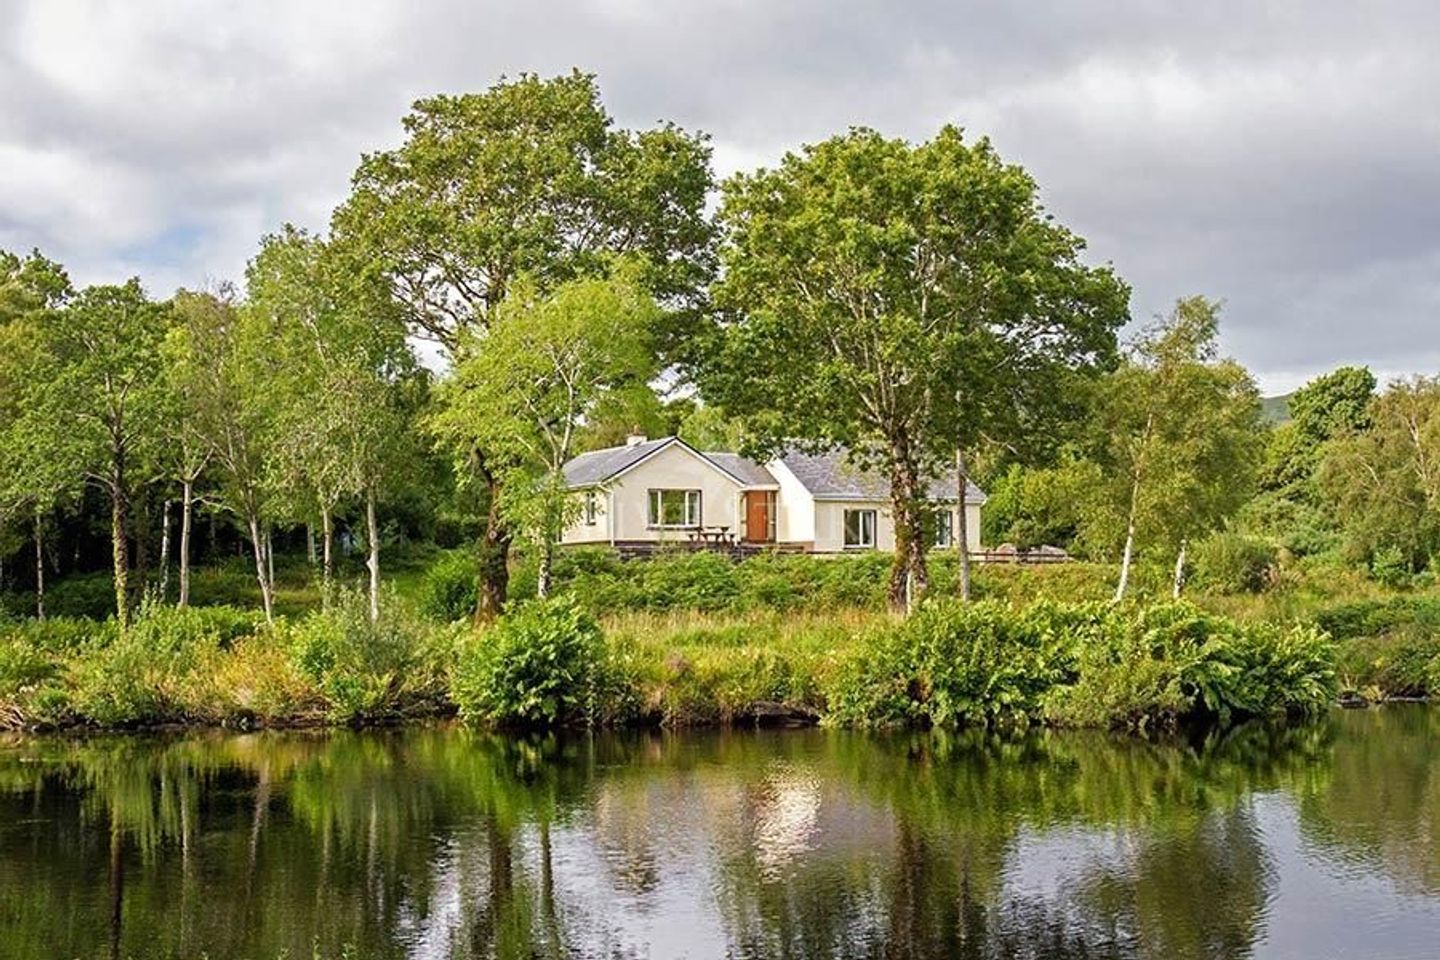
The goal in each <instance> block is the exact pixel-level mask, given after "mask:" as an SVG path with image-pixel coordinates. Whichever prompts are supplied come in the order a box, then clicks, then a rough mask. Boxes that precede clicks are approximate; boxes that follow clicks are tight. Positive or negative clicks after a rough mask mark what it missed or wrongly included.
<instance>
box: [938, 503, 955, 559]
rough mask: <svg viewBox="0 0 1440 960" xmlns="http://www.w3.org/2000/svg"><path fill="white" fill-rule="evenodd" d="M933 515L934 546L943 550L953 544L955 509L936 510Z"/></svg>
mask: <svg viewBox="0 0 1440 960" xmlns="http://www.w3.org/2000/svg"><path fill="white" fill-rule="evenodd" d="M933 516H934V518H935V519H934V522H935V536H934V538H933V544H934V546H935V548H936V549H939V550H945V549H948V548H950V547H953V546H955V511H954V510H951V509H949V508H945V509H942V510H936V511H934V513H933Z"/></svg>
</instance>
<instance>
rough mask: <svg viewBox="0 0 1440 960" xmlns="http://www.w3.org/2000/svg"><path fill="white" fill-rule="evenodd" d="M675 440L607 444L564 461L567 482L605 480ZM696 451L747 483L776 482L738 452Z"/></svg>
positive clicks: (586, 483)
mask: <svg viewBox="0 0 1440 960" xmlns="http://www.w3.org/2000/svg"><path fill="white" fill-rule="evenodd" d="M672 443H683V441H681V440H680V439H678V438H676V437H662V438H661V439H659V440H646V441H645V442H644V443H637V444H634V445H633V446H624V447H606V448H605V449H604V450H592V451H590V452H589V453H582V454H580V456H578V457H575V458H573V459H572V460H570V462H569V463H567V464H565V467H564V474H565V485H566V486H569V487H590V486H594V485H596V484H599V483H604V482H605V481H606V480H609V479H610V478H611V477H613V476H615V475H616V474H617V473H620V472H622V471H624V470H627V469H629V468H630V467H633V466H634V465H635V464H637V463H639V462H640V461H641V460H644V459H645V458H646V457H648V456H650V455H651V454H652V453H655V452H657V451H658V450H660V448H661V447H665V446H668V445H670V444H672ZM695 452H696V453H697V454H698V455H699V456H701V457H704V458H705V459H706V460H709V461H710V462H711V463H713V464H714V465H715V466H716V467H717V468H718V469H720V470H721V471H723V472H725V473H728V474H730V476H732V477H734V478H735V479H736V480H739V481H740V482H741V483H742V484H743V485H744V486H747V487H766V486H775V485H776V482H775V478H774V477H773V476H771V475H770V471H769V470H766V469H765V468H764V467H762V466H760V464H758V463H756V462H755V461H754V460H748V459H746V458H745V457H742V456H740V455H739V454H738V453H700V451H698V450H697V451H695Z"/></svg>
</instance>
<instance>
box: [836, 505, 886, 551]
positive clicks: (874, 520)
mask: <svg viewBox="0 0 1440 960" xmlns="http://www.w3.org/2000/svg"><path fill="white" fill-rule="evenodd" d="M851 514H854V515H855V516H857V517H858V518H860V519H859V527H858V529H857V532H858V534H859V539H858V540H857V542H855V543H851V542H850V515H851ZM867 516H868V517H869V524H868V532H869V534H870V536H869V542H868V543H867V542H866V537H865V534H866V532H867V524H866V522H865V520H866V517H867ZM879 528H880V511H878V510H876V509H875V508H874V507H846V508H845V511H844V513H843V514H842V515H841V518H840V545H841V547H842V548H844V549H846V550H874V549H875V545H876V543H877V542H878V541H879V539H880V536H879V533H880V530H879Z"/></svg>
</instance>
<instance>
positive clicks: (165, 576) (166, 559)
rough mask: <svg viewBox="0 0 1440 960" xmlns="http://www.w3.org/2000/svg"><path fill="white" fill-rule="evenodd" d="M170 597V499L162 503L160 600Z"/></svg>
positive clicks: (162, 601)
mask: <svg viewBox="0 0 1440 960" xmlns="http://www.w3.org/2000/svg"><path fill="white" fill-rule="evenodd" d="M169 597H170V501H169V500H166V501H165V502H164V503H162V504H161V505H160V602H161V603H164V602H165V601H166V600H168V599H169Z"/></svg>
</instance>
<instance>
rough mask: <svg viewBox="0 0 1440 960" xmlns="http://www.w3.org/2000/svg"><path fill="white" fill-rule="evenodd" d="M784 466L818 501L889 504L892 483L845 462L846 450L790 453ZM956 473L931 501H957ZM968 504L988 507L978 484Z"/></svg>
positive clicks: (935, 484)
mask: <svg viewBox="0 0 1440 960" xmlns="http://www.w3.org/2000/svg"><path fill="white" fill-rule="evenodd" d="M779 459H780V462H781V463H783V464H784V465H785V466H786V468H787V469H788V470H789V471H790V472H791V473H793V474H795V479H796V480H799V481H800V483H801V485H803V486H804V487H805V489H806V490H809V491H810V495H811V496H813V497H815V498H816V499H817V500H888V499H890V481H889V480H887V479H886V478H885V477H883V476H880V475H878V474H875V473H868V472H861V471H859V470H857V469H855V468H854V467H853V466H851V465H850V464H848V463H846V462H845V452H844V451H843V450H831V451H829V452H828V453H819V454H814V453H802V452H800V451H798V450H786V451H785V452H784V453H782V454H781V455H780V458H779ZM955 481H956V476H955V471H953V470H951V471H949V472H948V474H945V475H942V476H940V477H938V478H937V479H935V480H933V481H931V483H930V486H929V488H928V489H927V491H926V496H927V497H928V498H929V499H931V500H954V499H955V485H956V484H955ZM965 502H966V503H984V502H985V493H984V491H982V490H981V489H980V488H979V487H977V486H975V484H974V483H970V484H968V485H967V486H966V488H965Z"/></svg>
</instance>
